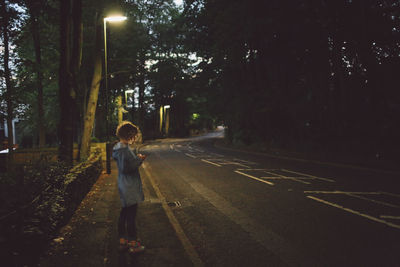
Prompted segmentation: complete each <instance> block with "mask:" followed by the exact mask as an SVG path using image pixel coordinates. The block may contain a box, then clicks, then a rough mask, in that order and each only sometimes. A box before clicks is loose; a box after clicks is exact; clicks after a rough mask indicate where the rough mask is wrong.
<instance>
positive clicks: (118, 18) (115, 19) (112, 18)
mask: <svg viewBox="0 0 400 267" xmlns="http://www.w3.org/2000/svg"><path fill="white" fill-rule="evenodd" d="M126 19H127V17H125V16H110V17H105V18H104V21H108V22H119V21H124V20H126Z"/></svg>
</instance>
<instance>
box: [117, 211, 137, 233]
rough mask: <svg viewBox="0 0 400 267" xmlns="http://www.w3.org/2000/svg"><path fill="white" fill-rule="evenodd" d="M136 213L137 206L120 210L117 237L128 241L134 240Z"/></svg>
mask: <svg viewBox="0 0 400 267" xmlns="http://www.w3.org/2000/svg"><path fill="white" fill-rule="evenodd" d="M136 213H137V204H134V205H132V206H129V207H124V208H122V209H121V212H120V214H119V220H118V234H119V237H120V238H121V237H124V238H128V239H129V240H136V239H137V235H136Z"/></svg>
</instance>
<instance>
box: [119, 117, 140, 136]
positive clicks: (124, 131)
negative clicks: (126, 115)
mask: <svg viewBox="0 0 400 267" xmlns="http://www.w3.org/2000/svg"><path fill="white" fill-rule="evenodd" d="M115 134H116V136H117V137H118V138H120V139H125V140H129V139H131V138H132V137H134V136H136V135H137V134H138V128H137V127H136V126H135V125H134V124H133V123H132V122H130V121H123V122H121V123H120V124H119V125H118V127H117V131H116V133H115Z"/></svg>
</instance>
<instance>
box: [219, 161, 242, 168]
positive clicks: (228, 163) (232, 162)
mask: <svg viewBox="0 0 400 267" xmlns="http://www.w3.org/2000/svg"><path fill="white" fill-rule="evenodd" d="M220 164H221V165H238V166H241V167H244V168H249V167H248V166H246V165H244V164H241V163H239V162H234V161H226V162H220Z"/></svg>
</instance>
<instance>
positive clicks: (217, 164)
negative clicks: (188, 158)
mask: <svg viewBox="0 0 400 267" xmlns="http://www.w3.org/2000/svg"><path fill="white" fill-rule="evenodd" d="M201 161H204V162H206V163H209V164H212V165H215V166H217V167H222V166H221V165H219V164H217V163H214V162H211V161H208V160H205V159H202V160H201Z"/></svg>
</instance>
